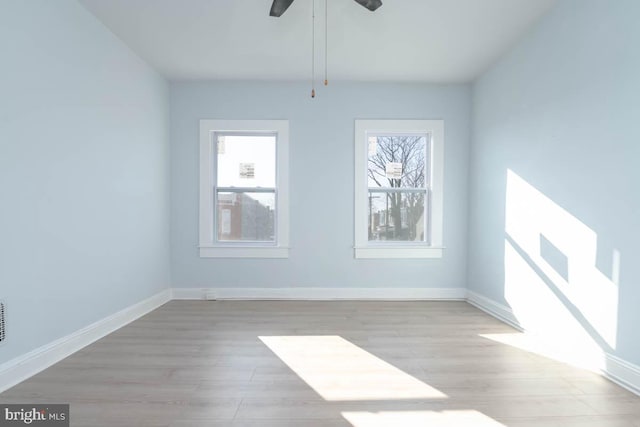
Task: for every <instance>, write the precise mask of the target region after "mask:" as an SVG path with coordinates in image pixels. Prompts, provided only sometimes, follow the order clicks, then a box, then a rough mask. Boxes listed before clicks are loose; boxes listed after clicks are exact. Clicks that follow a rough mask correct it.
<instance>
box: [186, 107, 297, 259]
mask: <svg viewBox="0 0 640 427" xmlns="http://www.w3.org/2000/svg"><path fill="white" fill-rule="evenodd" d="M232 131H248V132H276V133H277V135H278V136H277V142H276V157H277V158H276V175H277V176H276V193H277V198H276V221H277V223H276V234H277V236H276V245H275V246H269V247H260V246H252V245H251V244H250V243H247V244H243V245H238V247H234V248H229V246H217V245H215V244H214V241H213V234H214V219H213V218H214V206H213V186H214V182H215V181H214V170H213V168H214V166H213V163H212V159H213V141H212V138H211V134H212V132H232ZM199 212H200V214H199V216H200V220H199V224H200V228H199V245H198V246H199V248H200V250H199V252H200V257H201V258H287V257H288V256H289V249H288V247H289V121H288V120H200V208H199ZM256 249H258V250H256Z"/></svg>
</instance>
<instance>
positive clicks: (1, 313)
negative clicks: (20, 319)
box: [0, 301, 7, 343]
mask: <svg viewBox="0 0 640 427" xmlns="http://www.w3.org/2000/svg"><path fill="white" fill-rule="evenodd" d="M5 312H6V310H5V307H4V303H3V302H2V301H0V343H3V342H4V339H5V338H6V337H7V335H6V333H5V325H6V324H7V322H5V320H4V317H5Z"/></svg>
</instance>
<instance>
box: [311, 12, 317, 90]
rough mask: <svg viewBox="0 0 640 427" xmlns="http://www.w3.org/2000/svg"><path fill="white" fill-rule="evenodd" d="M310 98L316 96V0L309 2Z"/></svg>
mask: <svg viewBox="0 0 640 427" xmlns="http://www.w3.org/2000/svg"><path fill="white" fill-rule="evenodd" d="M311 8H312V9H311V98H315V97H316V83H315V80H316V0H313V1H312V2H311Z"/></svg>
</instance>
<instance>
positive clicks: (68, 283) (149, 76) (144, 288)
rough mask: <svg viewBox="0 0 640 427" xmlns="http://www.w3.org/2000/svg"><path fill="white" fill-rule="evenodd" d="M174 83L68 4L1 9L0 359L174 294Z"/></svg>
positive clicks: (6, 0)
mask: <svg viewBox="0 0 640 427" xmlns="http://www.w3.org/2000/svg"><path fill="white" fill-rule="evenodd" d="M168 95H169V93H168V86H167V84H166V83H165V82H164V80H163V79H162V78H161V77H159V76H158V74H157V73H156V72H155V71H153V70H152V69H150V68H149V67H148V66H147V65H146V64H145V63H143V62H142V61H141V60H140V59H139V58H138V57H137V56H136V55H135V54H133V53H132V52H131V51H130V50H129V49H128V48H127V47H126V46H125V45H124V44H123V43H122V42H121V41H119V40H118V39H117V38H116V37H115V36H114V35H113V34H112V33H111V32H109V31H108V30H107V29H106V28H105V27H104V26H103V25H102V24H101V23H99V22H98V21H97V20H96V19H95V18H94V17H93V16H92V15H91V14H90V13H89V12H87V11H86V10H85V9H84V8H82V7H81V6H80V5H79V4H78V3H77V2H76V1H74V0H29V1H24V0H0V299H2V300H4V301H5V302H6V304H7V313H8V318H7V323H8V330H7V341H6V343H5V344H3V345H0V363H2V362H5V361H7V360H10V359H12V358H14V357H16V356H19V355H22V354H24V353H26V352H28V351H30V350H33V349H35V348H37V347H39V346H41V345H44V344H46V343H48V342H51V341H53V340H55V339H57V338H60V337H61V336H64V335H67V334H69V333H72V332H75V331H76V330H78V329H80V328H82V327H84V326H86V325H88V324H90V323H92V322H94V321H97V320H99V319H102V318H104V317H106V316H108V315H111V314H113V313H115V312H116V311H118V310H121V309H123V308H125V307H128V306H130V305H132V304H134V303H136V302H139V301H141V300H143V299H145V298H147V297H149V296H151V295H153V294H155V293H157V292H159V291H160V290H162V289H166V288H167V287H168V285H169V280H170V277H169V267H168V260H169V202H168V198H169V197H168V196H169V191H168V189H169V185H168V184H169V182H168V171H169V164H168V113H169V111H168V110H169V109H168Z"/></svg>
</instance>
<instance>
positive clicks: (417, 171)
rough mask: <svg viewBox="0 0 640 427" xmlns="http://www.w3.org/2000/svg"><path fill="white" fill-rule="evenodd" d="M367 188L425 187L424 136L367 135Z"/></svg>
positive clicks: (426, 183)
mask: <svg viewBox="0 0 640 427" xmlns="http://www.w3.org/2000/svg"><path fill="white" fill-rule="evenodd" d="M367 138H368V140H367V144H368V159H369V161H368V170H367V175H368V181H369V184H368V185H369V187H396V188H403V187H404V188H425V186H427V185H428V184H429V182H427V179H428V171H427V170H426V169H425V166H426V165H428V164H429V162H428V160H429V159H428V158H427V153H428V150H427V148H428V147H427V136H426V135H390V136H384V135H369V136H368V137H367Z"/></svg>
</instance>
